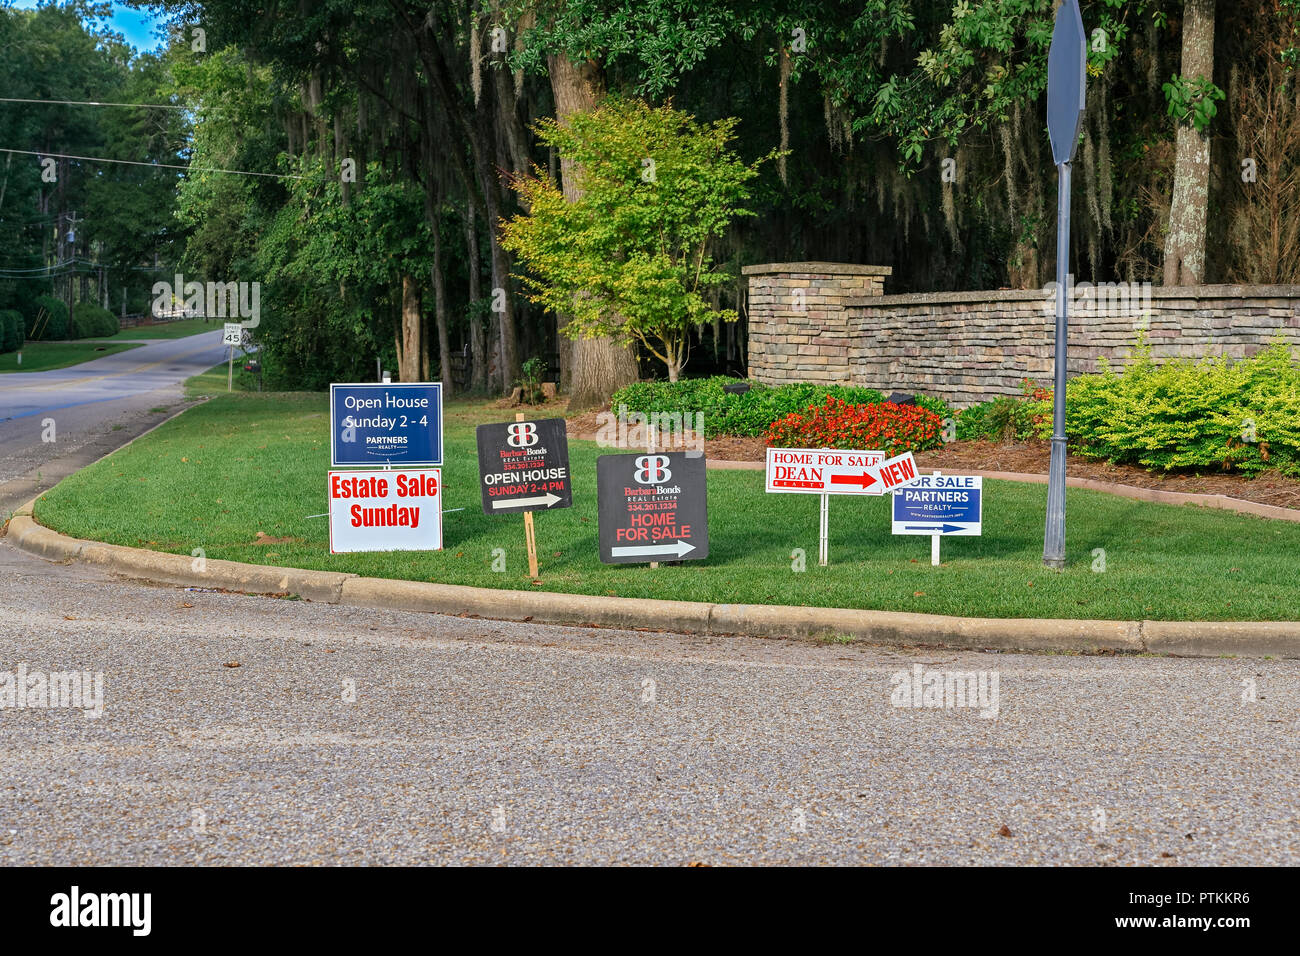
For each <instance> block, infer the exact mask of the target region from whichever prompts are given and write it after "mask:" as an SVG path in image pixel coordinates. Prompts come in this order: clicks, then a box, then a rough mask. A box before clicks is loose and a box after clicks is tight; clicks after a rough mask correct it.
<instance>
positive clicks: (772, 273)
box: [741, 262, 894, 385]
mask: <svg viewBox="0 0 1300 956" xmlns="http://www.w3.org/2000/svg"><path fill="white" fill-rule="evenodd" d="M893 271H894V270H893V269H891V268H890V267H889V266H860V265H852V264H849V263H843V262H772V263H767V264H765V265H756V266H745V267H744V268H743V269H741V273H742V274H743V275H746V276H748V277H749V303H748V310H747V317H748V320H749V377H750V378H752V379H754V380H755V381H757V382H763V383H764V384H770V385H780V384H783V383H785V382H824V383H827V384H837V385H847V384H849V381H850V377H851V376H850V369H849V355H850V350H851V347H852V342H851V338H850V337H851V335H852V334H853V331H852V329H851V328H850V324H849V309H848V304H849V302H850V300H853V301H860V300H861V299H863V298H864V297H868V296H879V295H883V294H884V283H885V276H887V275H889V274H891V273H892V272H893Z"/></svg>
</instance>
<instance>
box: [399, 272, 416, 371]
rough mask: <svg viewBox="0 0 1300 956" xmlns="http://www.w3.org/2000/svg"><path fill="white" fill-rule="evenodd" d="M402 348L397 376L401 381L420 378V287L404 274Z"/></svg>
mask: <svg viewBox="0 0 1300 956" xmlns="http://www.w3.org/2000/svg"><path fill="white" fill-rule="evenodd" d="M401 344H402V348H401V350H400V352H399V354H398V356H397V377H398V381H401V382H418V381H419V380H420V287H419V286H418V285H416V284H415V280H414V279H413V278H411V277H410V276H409V275H404V276H402V343H401Z"/></svg>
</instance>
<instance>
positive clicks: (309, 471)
mask: <svg viewBox="0 0 1300 956" xmlns="http://www.w3.org/2000/svg"><path fill="white" fill-rule="evenodd" d="M223 385H224V383H223ZM511 418H513V415H512V414H511V413H510V412H509V411H507V410H503V409H492V408H487V407H485V406H484V404H483V403H481V402H480V403H472V402H461V401H453V402H449V403H448V404H447V408H446V426H445V445H446V453H445V456H444V457H445V460H446V464H445V465H444V467H443V488H444V496H445V501H444V505H443V507H444V508H445V509H448V513H446V514H445V515H444V519H443V525H444V527H443V538H444V550H442V551H439V552H390V553H367V554H339V555H331V554H330V553H329V543H328V542H329V534H328V528H327V524H326V519H325V518H323V517H312V516H314V515H319V514H320V513H321V512H324V511H325V510H326V501H325V495H326V491H325V481H326V478H325V474H326V471H327V469H328V467H329V444H328V442H329V413H328V407H327V401H326V397H325V396H324V395H321V394H315V393H312V394H301V393H244V394H239V393H236V394H232V395H224V394H223V395H221V396H219V397H217V398H214V399H212V400H211V401H208V402H206V403H204V404H203V405H200V406H198V407H196V408H194V409H191V410H190V411H188V412H186V413H185V414H184V415H182V416H180V417H179V418H177V419H175V420H173V421H171V422H169V423H167V424H166V425H164V426H163V427H162V428H160V429H158V430H157V431H154V432H152V433H150V434H149V435H147V436H145V437H143V438H141V439H139V440H138V441H136V442H134V443H133V444H131V445H129V446H127V447H125V448H123V449H121V450H120V451H118V452H117V453H115V454H114V455H112V456H110V457H109V458H107V459H105V460H103V461H101V462H98V463H97V464H94V465H92V466H90V467H89V468H86V469H84V470H83V471H80V472H78V473H77V474H75V475H73V476H71V477H69V478H67V479H66V480H64V481H63V482H62V483H61V484H60V485H59V486H58V487H56V488H55V489H53V490H52V491H50V492H48V493H47V494H46V495H44V496H42V498H41V499H40V500H39V502H38V504H37V508H36V518H37V520H38V521H40V522H41V523H42V524H45V525H47V526H49V527H52V528H55V529H56V530H58V531H62V532H64V533H66V534H70V535H74V536H76V537H82V538H90V539H95V540H101V541H108V542H111V543H115V544H124V545H131V546H136V547H146V548H151V549H154V550H160V551H170V552H174V553H179V554H186V555H188V554H190V553H191V552H192V550H193V549H195V548H202V549H203V550H204V553H205V554H206V556H207V557H208V558H224V559H229V560H234V561H245V562H250V563H254V564H273V565H284V566H290V567H298V568H310V569H319V570H329V571H345V572H354V573H357V574H362V575H369V576H374V577H390V578H402V579H409V580H415V581H438V582H443V583H450V584H468V585H475V586H478V587H489V588H515V589H526V590H548V591H567V592H572V593H580V594H597V595H605V594H611V595H618V596H621V597H632V598H665V599H672V600H687V601H713V602H723V603H745V604H794V605H809V606H828V607H850V608H874V609H882V610H893V611H917V612H925V613H933V614H956V615H966V616H975V617H1066V618H1095V619H1140V618H1145V619H1153V620H1294V619H1296V617H1297V616H1298V613H1297V609H1298V608H1300V580H1298V576H1297V575H1296V574H1295V572H1294V564H1295V561H1294V556H1295V555H1296V554H1297V553H1300V525H1298V524H1291V523H1288V522H1281V521H1273V520H1268V519H1263V518H1255V517H1251V516H1246V515H1239V514H1234V513H1231V512H1222V511H1214V510H1208V509H1201V508H1194V507H1188V506H1171V505H1158V504H1149V503H1144V502H1136V501H1132V500H1129V499H1125V498H1119V497H1116V496H1113V495H1107V494H1105V493H1102V492H1093V491H1086V490H1082V489H1070V490H1069V492H1068V525H1067V543H1068V554H1067V556H1068V560H1069V566H1068V568H1067V569H1066V570H1065V571H1064V572H1063V573H1054V572H1050V571H1047V570H1046V569H1044V568H1043V566H1042V563H1041V557H1042V544H1043V509H1044V504H1045V499H1046V487H1045V486H1043V485H1030V484H1021V483H1018V482H1005V481H986V482H985V493H984V499H985V501H984V535H983V537H978V538H976V537H961V538H949V539H946V540H945V541H944V542H943V564H942V566H940V567H938V568H935V567H931V566H930V542H929V539H928V538H926V537H894V536H892V535H891V534H890V526H889V512H888V502H887V500H886V499H884V498H848V497H841V498H835V499H833V500H832V501H831V504H830V528H831V539H830V557H831V564H830V566H829V567H826V568H821V567H818V566H817V558H816V555H817V522H818V517H817V515H818V499H817V497H816V496H813V495H768V494H765V493H764V491H763V474H762V472H759V471H720V470H715V471H710V472H709V537H710V556H709V558H708V559H707V560H705V561H699V562H685V563H683V564H680V565H664V566H661V567H659V568H657V569H654V570H651V569H650V568H649V567H647V566H644V565H618V566H609V565H603V564H601V563H600V560H599V557H598V555H597V548H596V529H597V525H596V467H595V462H596V457H597V456H598V455H600V454H605V453H607V452H606V451H605V450H604V449H601V448H598V447H597V446H596V445H595V444H594V443H590V442H576V441H575V442H570V455H571V459H572V468H573V485H574V495H573V500H574V506H573V507H572V508H569V509H564V510H560V511H554V512H548V513H539V514H538V515H537V516H536V527H537V542H538V550H539V553H540V556H541V583H540V584H532V583H530V582H529V580H528V578H527V561H526V556H525V550H524V528H523V519H522V517H521V516H518V515H514V516H488V515H484V514H483V512H482V508H481V506H480V498H479V490H478V468H477V461H476V457H475V445H474V431H473V426H474V425H475V424H476V423H479V422H483V421H506V420H509V419H511ZM457 508H463V509H465V510H463V511H452V510H450V509H457ZM498 548H499V549H503V550H504V551H505V554H506V570H505V571H504V572H495V571H493V570H492V564H493V557H494V555H493V552H494V551H495V550H496V549H498ZM800 550H801V551H802V553H803V555H804V558H803V566H804V568H805V570H802V571H800V570H796V568H798V567H799V566H800V561H799V558H798V551H800ZM1103 562H1104V565H1103ZM1103 566H1104V569H1105V570H1104V571H1103V570H1100V568H1101V567H1103ZM1094 568H1097V569H1098V570H1094Z"/></svg>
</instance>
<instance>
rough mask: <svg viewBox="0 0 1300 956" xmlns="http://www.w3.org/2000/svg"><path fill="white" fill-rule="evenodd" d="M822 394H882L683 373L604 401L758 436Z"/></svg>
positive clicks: (710, 432) (932, 405)
mask: <svg viewBox="0 0 1300 956" xmlns="http://www.w3.org/2000/svg"><path fill="white" fill-rule="evenodd" d="M741 382H745V383H746V384H748V385H749V386H750V388H749V391H747V392H744V393H743V394H739V395H734V394H729V393H727V392H726V391H724V388H725V386H727V385H735V384H739V383H741ZM827 399H837V400H839V401H842V402H845V403H846V404H849V405H875V404H879V403H881V402H883V401H884V400H885V396H884V395H882V394H881V393H880V392H878V391H876V390H875V389H874V388H862V387H859V386H853V385H813V384H809V383H797V384H791V385H762V384H760V383H758V382H749V381H747V380H746V379H740V378H728V377H727V376H725V375H716V376H714V377H712V378H691V379H683V380H682V381H680V382H637V383H635V384H633V385H628V386H626V387H625V388H621V389H619V390H618V391H617V392H615V393H614V397H613V398H612V399H611V401H610V405H611V407H612V408H613V409H614V411H615V412H617V411H618V410H619V409H620V407H626V409H627V411H628V412H629V413H634V412H639V413H641V414H644V415H650V414H653V413H655V412H660V413H667V414H670V415H671V414H681V415H687V414H690V415H694V414H695V413H697V412H703V413H704V434H705V436H706V437H715V436H718V435H747V436H761V435H764V434H766V433H767V429H768V426H770V425H771V424H772V423H773V422H775V421H777V420H779V419H782V418H785V416H787V415H790V414H791V413H802V412H806V411H807V410H808V409H810V408H814V407H818V406H822V405H824V404H825V403H826V401H827ZM916 399H917V404H918V405H921V406H922V407H923V408H926V409H929V410H930V411H931V412H934V413H935V414H936V415H937V416H938V417H939V418H940V419H941V420H943V419H947V418H949V417H951V415H952V411H951V410H950V409H949V408H948V406H947V405H946V404H944V402H943V401H941V400H940V399H937V398H931V397H929V396H923V395H918V396H916Z"/></svg>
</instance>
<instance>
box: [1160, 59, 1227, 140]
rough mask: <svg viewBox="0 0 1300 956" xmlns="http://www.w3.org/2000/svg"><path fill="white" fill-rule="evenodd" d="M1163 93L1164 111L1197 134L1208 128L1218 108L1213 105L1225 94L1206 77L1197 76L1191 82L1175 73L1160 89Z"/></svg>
mask: <svg viewBox="0 0 1300 956" xmlns="http://www.w3.org/2000/svg"><path fill="white" fill-rule="evenodd" d="M1161 89H1162V90H1164V93H1165V104H1166V107H1165V108H1166V110H1167V111H1168V113H1169V115H1170V116H1172V117H1174V119H1175V120H1177V121H1178V122H1179V123H1190V124H1191V125H1192V126H1193V127H1195V128H1196V131H1197V132H1198V133H1203V132H1205V131H1206V130H1207V129H1209V127H1210V121H1211V120H1213V119H1214V114H1215V113H1217V112H1218V110H1219V107H1218V106H1217V105H1215V104H1216V103H1218V102H1219V101H1220V100H1222V99H1224V97H1225V96H1226V94H1225V93H1224V92H1223V90H1221V89H1219V87H1217V86H1215V85H1214V81H1213V80H1211V79H1209V78H1208V77H1204V76H1198V77H1195V78H1193V79H1191V80H1189V79H1187V78H1186V77H1183V76H1179V75H1178V74H1177V73H1175V74H1174V75H1173V76H1171V77H1170V78H1169V82H1168V83H1165V84H1164V85H1163V86H1162V87H1161Z"/></svg>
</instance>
